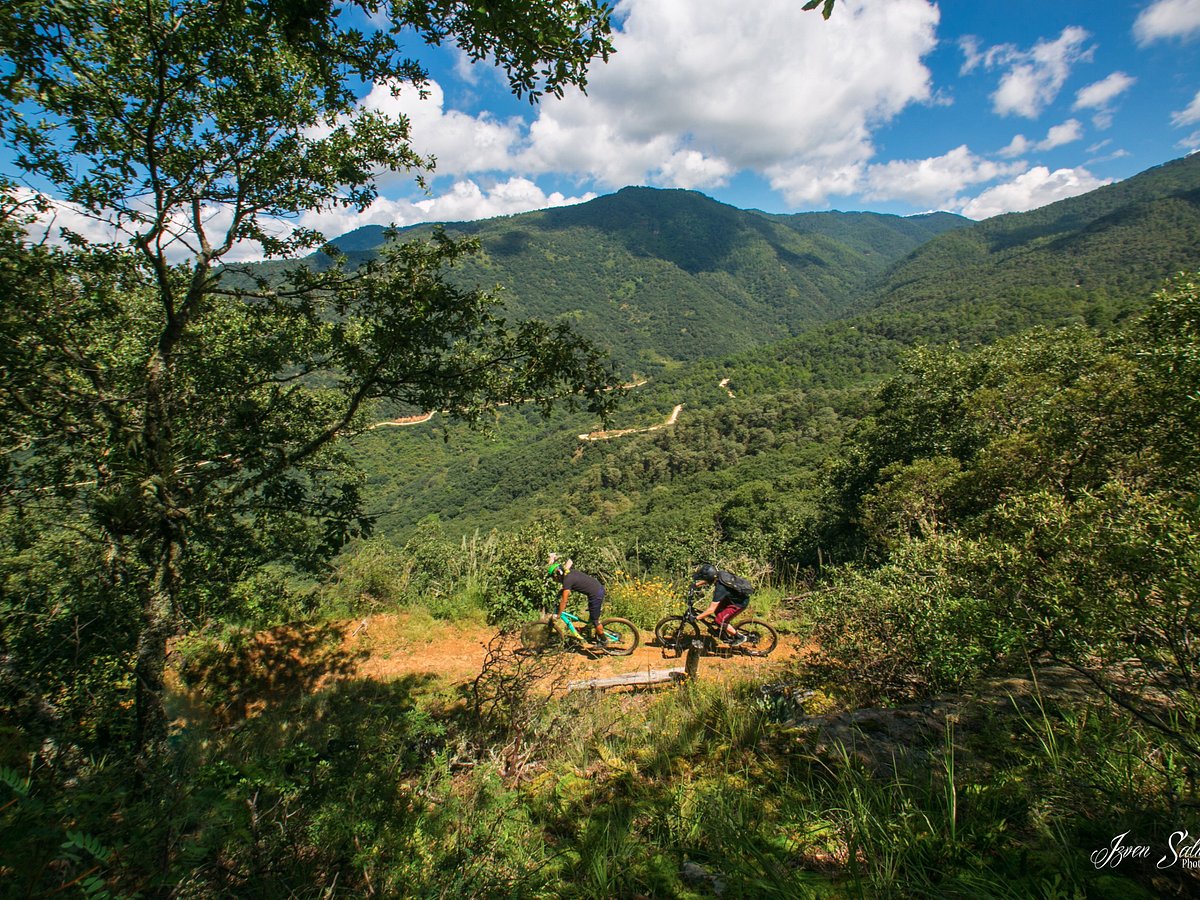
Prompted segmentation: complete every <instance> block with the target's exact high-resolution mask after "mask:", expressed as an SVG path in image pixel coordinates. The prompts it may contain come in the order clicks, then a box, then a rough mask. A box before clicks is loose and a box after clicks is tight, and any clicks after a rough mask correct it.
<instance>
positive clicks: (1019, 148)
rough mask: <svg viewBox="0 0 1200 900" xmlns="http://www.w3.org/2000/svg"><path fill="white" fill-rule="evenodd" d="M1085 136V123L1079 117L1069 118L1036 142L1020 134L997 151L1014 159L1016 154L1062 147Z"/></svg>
mask: <svg viewBox="0 0 1200 900" xmlns="http://www.w3.org/2000/svg"><path fill="white" fill-rule="evenodd" d="M1081 137H1083V125H1081V124H1080V122H1079V120H1078V119H1067V121H1065V122H1063V123H1062V124H1061V125H1055V126H1053V127H1052V128H1051V129H1050V130H1049V131H1047V132H1046V136H1045V137H1044V138H1043V139H1042V140H1040V141H1037V142H1036V143H1035V142H1033V141H1031V140H1029V138H1027V137H1025V135H1023V134H1018V135H1015V136H1014V137H1013V139H1012V140H1011V141H1009V143H1008V146H1007V147H1005V148H1004V149H1003V150H1000V151H998V152H997V155H998V156H1002V157H1004V158H1005V159H1012V158H1013V157H1016V156H1023V155H1025V154H1026V153H1030V152H1032V151H1035V150H1053V149H1054V148H1055V147H1061V146H1062V145H1063V144H1070V143H1072V142H1073V141H1077V140H1079V139H1080V138H1081Z"/></svg>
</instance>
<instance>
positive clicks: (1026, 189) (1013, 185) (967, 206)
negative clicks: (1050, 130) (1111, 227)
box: [959, 166, 1112, 219]
mask: <svg viewBox="0 0 1200 900" xmlns="http://www.w3.org/2000/svg"><path fill="white" fill-rule="evenodd" d="M1111 183H1112V179H1111V178H1109V179H1100V178H1096V176H1094V175H1092V173H1091V172H1089V171H1088V170H1087V169H1084V168H1074V169H1056V170H1055V171H1053V172H1051V171H1050V170H1049V169H1048V168H1046V167H1045V166H1035V167H1034V168H1032V169H1029V170H1028V171H1026V172H1023V173H1021V174H1020V175H1018V176H1017V177H1016V178H1014V179H1012V180H1011V181H1008V182H1006V183H1004V184H998V185H996V186H995V187H991V188H988V189H987V190H985V191H984V192H983V193H981V194H980V195H979V196H977V197H975V198H974V199H971V200H966V201H963V202H962V203H961V206H960V210H959V211H960V212H961V213H962V214H963V215H964V216H967V217H968V218H971V219H987V218H990V217H991V216H998V215H1000V214H1002V213H1010V212H1025V211H1026V210H1030V209H1036V208H1038V207H1039V206H1045V205H1046V204H1047V203H1053V202H1055V201H1056V200H1064V199H1066V198H1067V197H1075V196H1077V195H1079V194H1086V193H1087V192H1088V191H1093V190H1095V189H1096V188H1098V187H1102V186H1103V185H1106V184H1111Z"/></svg>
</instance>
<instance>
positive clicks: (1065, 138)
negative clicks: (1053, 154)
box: [1037, 119, 1083, 150]
mask: <svg viewBox="0 0 1200 900" xmlns="http://www.w3.org/2000/svg"><path fill="white" fill-rule="evenodd" d="M1081 137H1083V126H1082V125H1080V124H1079V120H1078V119H1067V121H1065V122H1063V123H1062V124H1061V125H1055V126H1054V127H1053V128H1051V129H1050V130H1049V131H1048V132H1046V139H1045V140H1044V141H1041V142H1040V143H1039V144H1038V145H1037V148H1038V149H1039V150H1053V149H1054V148H1055V147H1061V146H1062V145H1063V144H1070V143H1073V142H1075V141H1077V140H1079V139H1080V138H1081Z"/></svg>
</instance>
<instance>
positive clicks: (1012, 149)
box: [1000, 134, 1033, 159]
mask: <svg viewBox="0 0 1200 900" xmlns="http://www.w3.org/2000/svg"><path fill="white" fill-rule="evenodd" d="M1032 148H1033V143H1032V142H1031V141H1030V140H1029V138H1027V137H1025V135H1023V134H1017V135H1014V136H1013V139H1012V140H1011V141H1009V142H1008V146H1007V147H1005V148H1004V149H1003V150H1001V151H1000V155H1001V156H1003V157H1004V158H1006V159H1012V158H1013V157H1014V156H1021V155H1022V154H1025V153H1028V152H1029V151H1030V150H1031V149H1032Z"/></svg>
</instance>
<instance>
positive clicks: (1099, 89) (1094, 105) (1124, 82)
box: [1072, 72, 1137, 109]
mask: <svg viewBox="0 0 1200 900" xmlns="http://www.w3.org/2000/svg"><path fill="white" fill-rule="evenodd" d="M1136 81H1137V79H1136V78H1133V77H1131V76H1129V75H1126V74H1125V73H1124V72H1113V73H1112V74H1111V75H1109V76H1108V77H1107V78H1103V79H1101V80H1100V81H1096V82H1093V83H1092V84H1089V85H1087V86H1086V87H1083V88H1080V89H1079V92H1078V93H1076V94H1075V105H1074V106H1073V107H1072V109H1107V108H1108V106H1109V104H1111V103H1112V102H1113V100H1115V99H1116V98H1117V97H1118V96H1120V95H1121V94H1123V93H1125V91H1127V90H1129V89H1130V88H1131V87H1133V85H1134V83H1135V82H1136Z"/></svg>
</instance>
